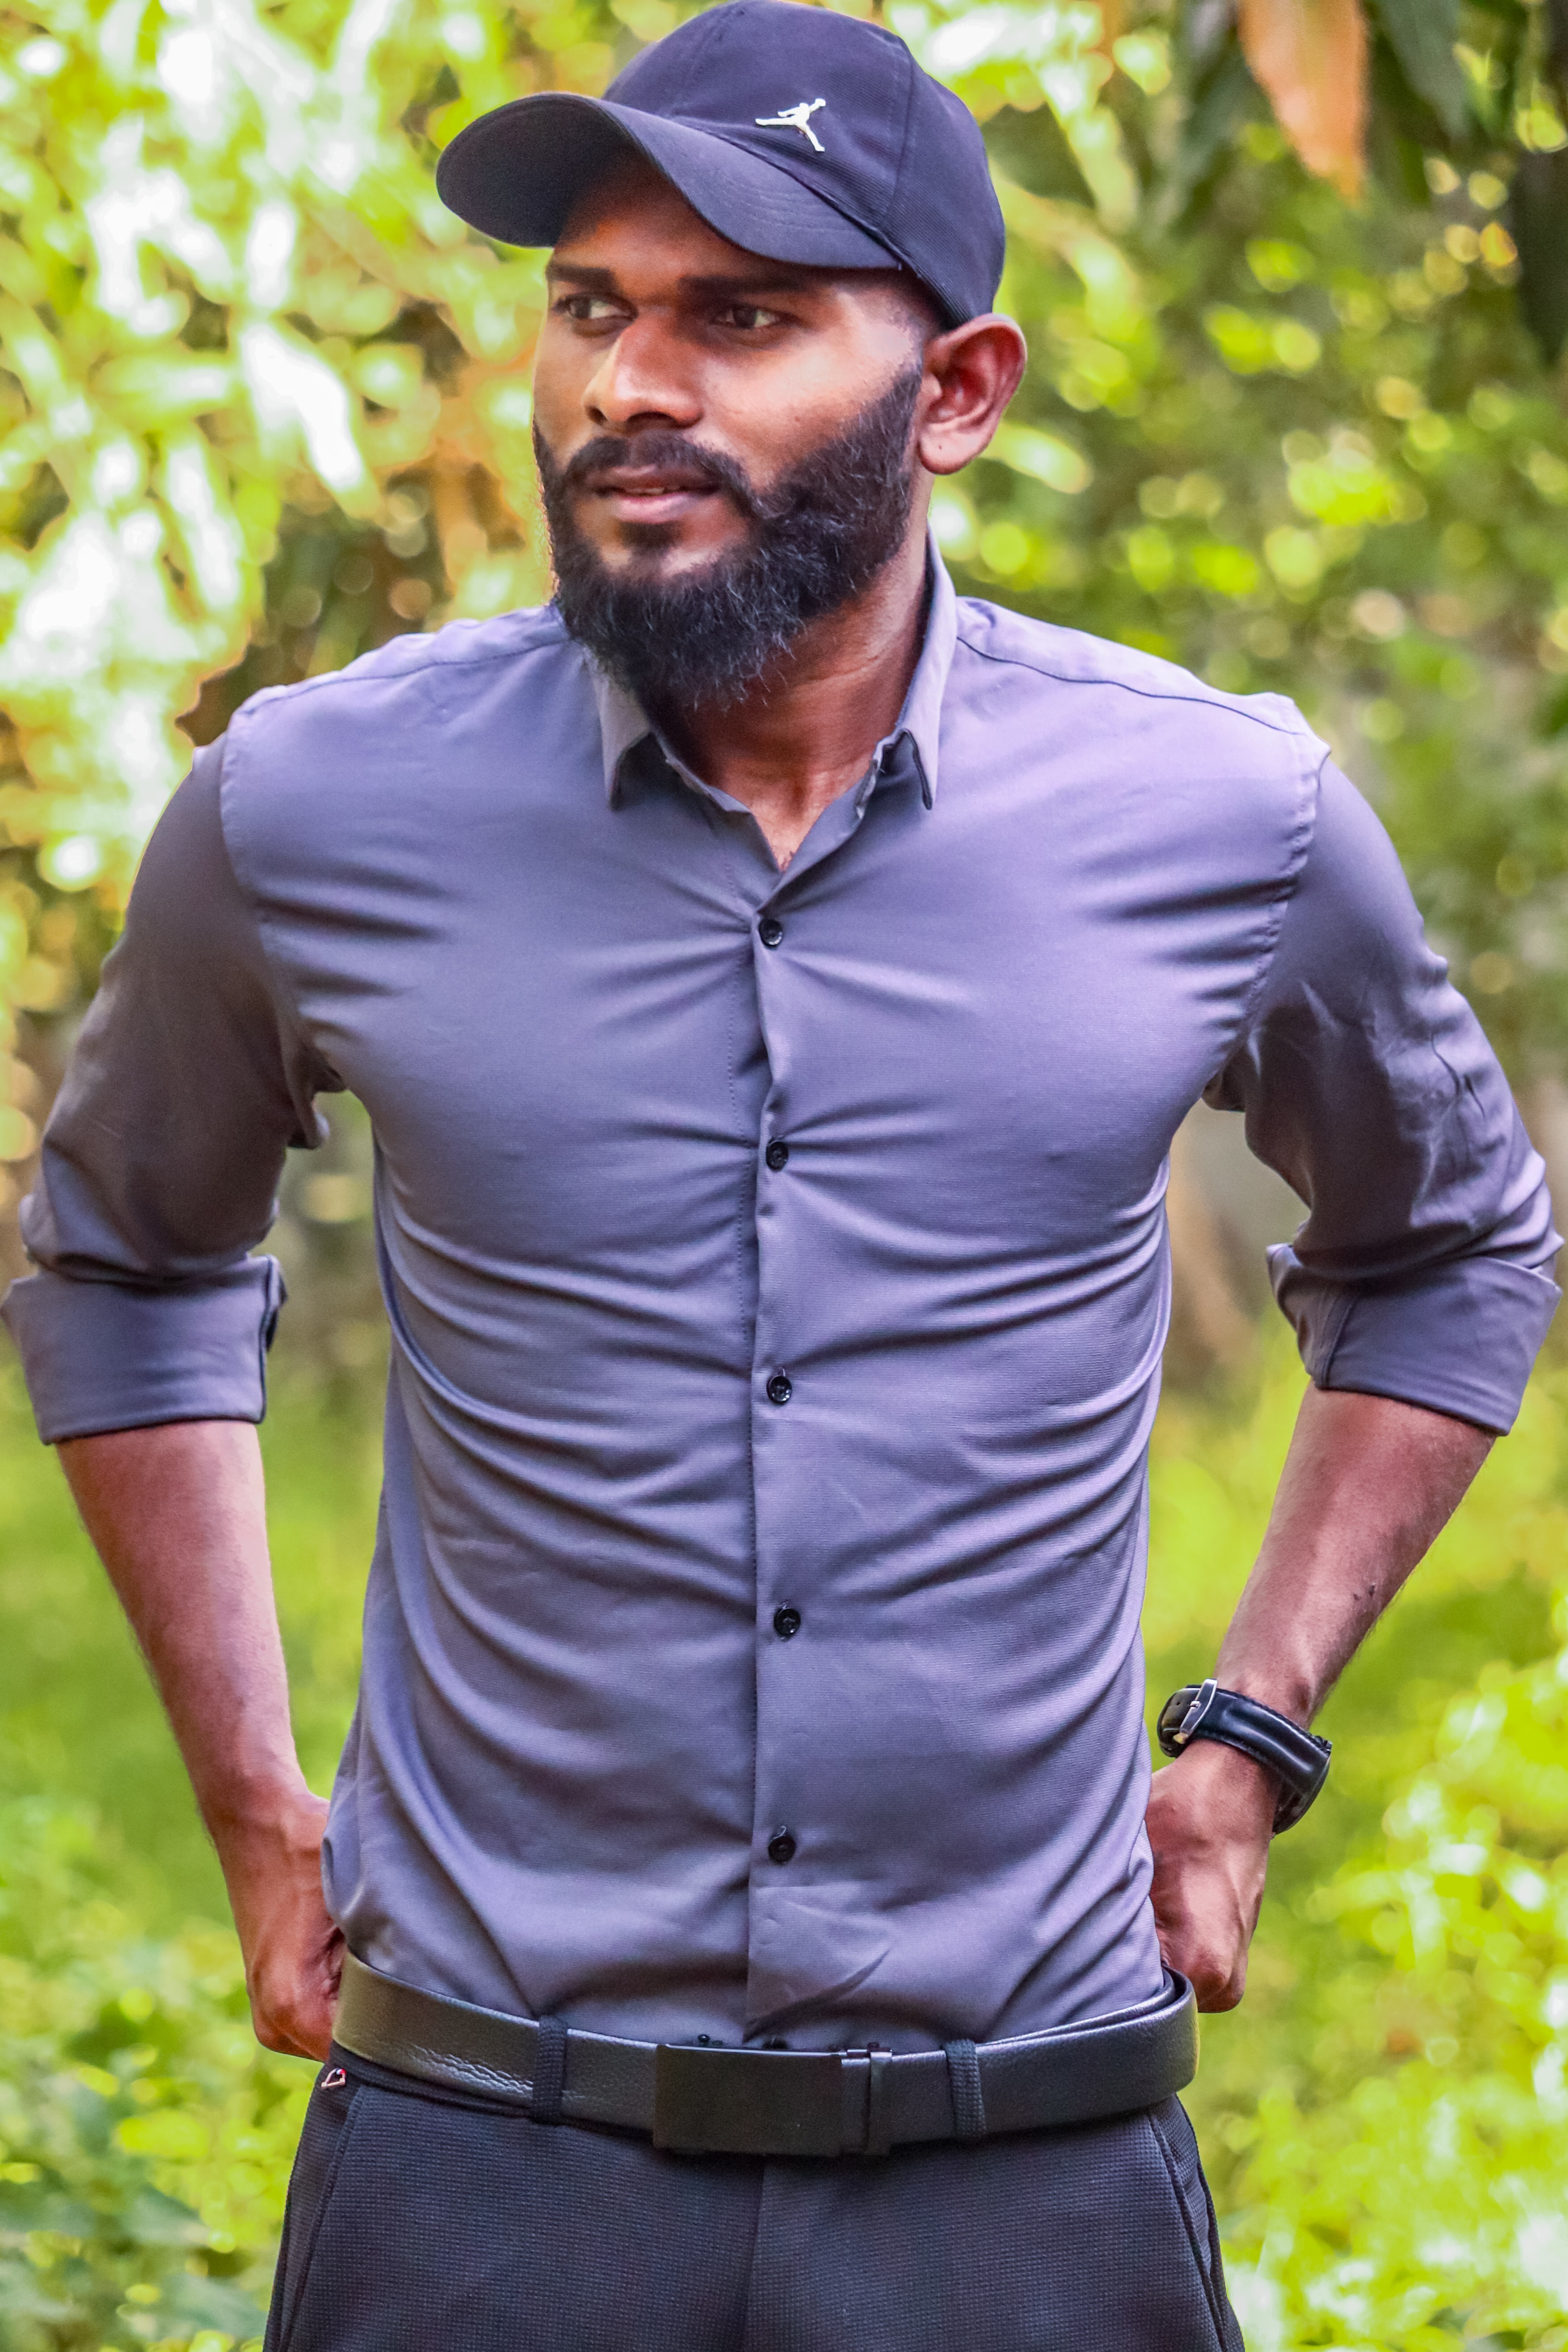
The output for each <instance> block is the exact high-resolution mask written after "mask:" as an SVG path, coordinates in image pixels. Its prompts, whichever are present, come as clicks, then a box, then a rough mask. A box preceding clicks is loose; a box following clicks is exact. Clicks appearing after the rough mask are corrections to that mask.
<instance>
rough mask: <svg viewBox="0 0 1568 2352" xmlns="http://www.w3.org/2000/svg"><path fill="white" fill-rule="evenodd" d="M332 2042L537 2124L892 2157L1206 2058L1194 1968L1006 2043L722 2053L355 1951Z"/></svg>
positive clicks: (1087, 2112) (692, 2146)
mask: <svg viewBox="0 0 1568 2352" xmlns="http://www.w3.org/2000/svg"><path fill="white" fill-rule="evenodd" d="M333 2034H334V2039H335V2040H336V2041H337V2042H339V2044H340V2045H341V2046H342V2048H343V2049H344V2050H347V2051H350V2052H352V2053H353V2054H354V2055H355V2056H356V2057H359V2058H365V2059H368V2060H370V2061H371V2062H372V2063H374V2064H376V2065H382V2066H387V2067H390V2068H392V2069H393V2070H394V2072H395V2073H398V2074H410V2075H413V2076H414V2077H415V2078H416V2080H418V2081H420V2082H425V2083H433V2084H443V2085H445V2086H446V2087H447V2089H449V2090H456V2091H466V2092H468V2093H478V2094H479V2095H482V2096H484V2097H486V2098H491V2099H500V2100H502V2101H505V2102H508V2103H510V2104H514V2105H518V2106H520V2107H521V2108H522V2109H524V2110H525V2112H526V2113H528V2114H529V2115H530V2116H532V2118H533V2120H534V2121H535V2122H537V2123H593V2124H616V2125H619V2126H622V2127H624V2128H626V2129H629V2130H634V2131H642V2132H647V2134H648V2135H649V2136H650V2137H651V2138H652V2140H653V2143H654V2145H655V2147H663V2148H669V2149H672V2150H675V2151H677V2152H678V2153H679V2154H682V2155H731V2156H803V2157H805V2156H809V2157H825V2156H880V2155H885V2154H886V2153H887V2151H888V2150H889V2148H890V2147H899V2146H900V2145H907V2144H909V2143H911V2142H915V2141H921V2140H925V2141H930V2140H952V2139H956V2140H980V2139H987V2138H991V2137H994V2136H996V2135H998V2134H1002V2133H1005V2132H1018V2131H1036V2130H1039V2129H1041V2128H1043V2127H1045V2126H1050V2125H1061V2124H1081V2123H1093V2122H1098V2121H1100V2120H1101V2119H1102V2118H1104V2117H1106V2116H1119V2115H1126V2114H1129V2113H1131V2111H1132V2110H1134V2109H1136V2108H1139V2107H1152V2106H1154V2105H1158V2103H1159V2102H1160V2101H1161V2100H1162V2099H1166V2098H1169V2097H1170V2096H1171V2095H1173V2093H1174V2092H1176V2091H1180V2090H1183V2089H1184V2087H1185V2086H1186V2084H1188V2083H1190V2082H1191V2081H1192V2079H1193V2076H1194V2074H1196V2072H1197V2058H1198V2033H1197V2006H1196V2003H1195V2001H1194V1998H1193V1990H1192V1987H1191V1986H1190V1985H1189V1984H1188V1983H1187V1981H1186V1979H1185V1978H1184V1977H1179V1976H1173V1975H1167V1976H1166V1979H1165V1983H1164V1988H1163V1991H1161V1992H1160V1993H1158V1994H1156V1995H1155V1997H1154V1998H1153V2000H1149V2001H1144V2002H1142V2003H1140V2005H1139V2006H1138V2007H1137V2008H1135V2009H1127V2010H1119V2011H1114V2012H1112V2014H1110V2016H1107V2017H1098V2018H1092V2019H1089V2020H1088V2021H1086V2022H1084V2023H1082V2024H1078V2025H1064V2026H1058V2027H1054V2028H1053V2029H1052V2030H1051V2031H1049V2032H1046V2033H1033V2034H1026V2035H1022V2036H1020V2037H1018V2038H1017V2039H1016V2040H1013V2041H1007V2042H978V2043H977V2042H963V2041H957V2042H949V2043H948V2044H947V2045H946V2047H945V2048H944V2049H942V2050H929V2051H928V2050H921V2051H916V2052H913V2053H910V2054H908V2055H906V2056H900V2057H895V2056H894V2055H893V2054H892V2053H891V2052H890V2051H887V2050H880V2049H878V2048H876V2047H875V2046H874V2045H873V2046H872V2047H870V2048H868V2049H863V2050H830V2051H815V2050H813V2051H805V2050H801V2051H796V2050H725V2049H716V2048H713V2047H711V2046H703V2045H701V2044H697V2045H692V2044H688V2043H678V2042H622V2041H618V2040H616V2039H615V2038H614V2037H613V2036H611V2035H608V2034H603V2033H579V2032H575V2031H573V2030H569V2029H568V2028H567V2026H566V2025H565V2024H563V2021H561V2020H560V2019H559V2018H551V2017H544V2018H538V2019H533V2018H525V2017H510V2016H508V2015H506V2014H505V2013H504V2012H502V2011H500V2010H493V2009H477V2008H475V2007H473V2006H472V2005H471V2004H470V2003H468V2002H467V2001H461V2000H448V1999H447V1998H446V1997H445V1996H444V1995H442V1994H438V1993H429V1992H421V1991H419V1990H416V1988H415V1987H414V1986H412V1985H405V1984H399V1983H397V1982H396V1980H395V1979H394V1978H392V1977H386V1976H383V1975H382V1974H381V1973H380V1971H379V1970H378V1969H372V1968H367V1967H366V1965H365V1963H364V1962H363V1960H359V1959H356V1958H355V1957H354V1955H353V1953H352V1952H349V1953H345V1955H344V1958H343V1980H342V1996H341V1999H340V2001H339V2006H338V2014H337V2021H336V2024H335V2026H334V2028H333Z"/></svg>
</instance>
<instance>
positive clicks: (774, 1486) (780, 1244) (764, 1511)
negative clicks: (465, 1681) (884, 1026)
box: [752, 908, 811, 1933]
mask: <svg viewBox="0 0 1568 2352" xmlns="http://www.w3.org/2000/svg"><path fill="white" fill-rule="evenodd" d="M797 914H798V909H793V910H792V912H791V916H790V919H789V920H788V921H786V920H785V919H784V916H782V915H780V914H775V913H774V912H773V910H772V908H766V909H764V910H763V912H761V913H759V914H758V915H757V916H756V917H755V919H754V924H755V928H754V933H753V940H754V949H753V959H752V961H753V971H754V976H755V987H756V992H757V1012H758V1018H759V1022H760V1024H761V1028H762V1034H763V1045H764V1050H765V1052H766V1055H767V1059H768V1065H769V1067H770V1069H771V1070H772V1072H773V1084H772V1086H771V1087H770V1088H769V1090H768V1095H767V1098H766V1100H765V1101H764V1103H763V1106H762V1118H761V1120H760V1125H761V1130H762V1132H761V1135H760V1137H759V1144H760V1152H759V1157H760V1159H761V1161H762V1167H763V1171H766V1172H765V1174H763V1176H762V1181H760V1182H759V1184H758V1186H757V1190H756V1202H755V1211H754V1215H755V1227H754V1230H755V1234H756V1247H757V1259H756V1266H757V1292H756V1321H755V1325H754V1347H755V1355H754V1357H753V1363H754V1366H755V1372H754V1382H755V1384H754V1386H753V1389H752V1395H753V1398H754V1399H755V1406H754V1411H755V1414H756V1419H755V1424H754V1439H753V1447H752V1480H753V1488H752V1493H753V1512H754V1522H753V1523H754V1527H755V1544H756V1573H757V1580H758V1593H757V1599H758V1602H759V1618H758V1622H757V1635H756V1638H757V1643H758V1648H757V1652H756V1673H757V1685H756V1690H757V1714H756V1741H757V1747H756V1781H755V1790H756V1794H755V1803H756V1813H755V1816H754V1824H755V1825H754V1832H753V1834H754V1836H755V1839H756V1844H755V1845H754V1846H753V1849H752V1852H753V1853H754V1855H755V1856H756V1864H755V1865H754V1866H759V1867H760V1868H761V1871H762V1879H763V1886H764V1887H771V1888H772V1889H773V1890H775V1899H776V1900H783V1899H784V1897H785V1895H786V1892H787V1888H788V1885H789V1881H790V1878H791V1876H792V1875H793V1873H792V1872H791V1870H790V1865H792V1864H795V1866H796V1867H797V1868H798V1867H804V1864H798V1863H797V1856H798V1854H799V1853H800V1850H801V1847H800V1841H801V1837H802V1834H803V1832H802V1830H801V1829H800V1827H799V1825H798V1824H796V1825H794V1826H792V1825H791V1823H790V1813H791V1810H792V1805H793V1803H794V1801H795V1795H796V1793H797V1792H796V1790H795V1786H794V1778H795V1776H794V1774H793V1773H792V1772H791V1771H790V1769H789V1767H788V1762H787V1759H788V1755H789V1752H790V1732H789V1727H790V1724H791V1722H792V1720H793V1719H794V1717H795V1713H796V1711H797V1709H798V1706H799V1705H800V1704H801V1703H803V1702H804V1703H805V1704H806V1705H807V1706H809V1703H810V1701H809V1689H808V1684H803V1682H802V1673H803V1671H804V1672H805V1675H806V1676H807V1678H808V1681H809V1675H810V1671H811V1669H810V1662H809V1660H807V1662H806V1664H805V1668H804V1670H803V1668H802V1667H801V1665H800V1664H797V1663H796V1659H795V1656H794V1655H793V1654H792V1656H791V1658H790V1660H789V1662H788V1664H787V1665H786V1664H785V1663H784V1659H783V1658H782V1656H781V1657H779V1658H778V1662H777V1664H776V1665H773V1664H770V1663H769V1661H771V1660H772V1659H773V1656H774V1654H777V1653H779V1652H782V1651H783V1649H784V1646H785V1645H786V1644H787V1643H791V1642H793V1641H794V1639H795V1635H796V1634H797V1633H799V1632H800V1630H801V1626H802V1622H803V1620H802V1615H801V1612H800V1610H799V1609H798V1608H796V1607H795V1605H794V1604H793V1603H791V1602H789V1601H775V1600H774V1597H773V1596H774V1595H776V1594H777V1592H778V1591H779V1588H780V1585H781V1583H782V1584H784V1590H785V1591H788V1589H789V1583H790V1582H793V1581H794V1578H795V1572H796V1570H795V1563H794V1553H793V1550H792V1548H791V1536H792V1531H791V1529H790V1528H788V1527H787V1526H784V1525H783V1524H782V1523H781V1521H780V1518H779V1516H778V1513H777V1511H776V1510H775V1509H773V1507H771V1506H772V1498H773V1496H774V1495H776V1494H777V1493H778V1491H779V1485H778V1481H779V1480H780V1478H781V1476H785V1477H786V1483H787V1475H786V1472H785V1465H787V1463H788V1461H789V1458H790V1451H791V1450H792V1449H793V1445H794V1444H795V1432H794V1431H793V1429H792V1426H791V1423H792V1420H793V1414H792V1412H789V1411H786V1410H785V1408H788V1407H790V1406H791V1404H792V1401H794V1400H795V1396H796V1382H797V1378H798V1375H796V1374H795V1373H792V1371H791V1370H789V1369H788V1361H789V1349H790V1347H791V1343H792V1339H793V1338H794V1336H795V1328H796V1326H795V1314H794V1312H793V1309H794V1306H795V1301H794V1298H793V1296H792V1294H791V1293H790V1291H789V1290H788V1289H787V1288H781V1282H783V1281H784V1280H785V1278H786V1276H787V1270H788V1269H789V1267H790V1265H791V1262H792V1261H791V1256H790V1250H789V1242H790V1235H791V1225H792V1224H793V1222H794V1203H795V1197H796V1196H795V1194H794V1192H792V1190H791V1188H790V1187H787V1186H782V1185H781V1184H780V1183H779V1182H778V1181H777V1180H778V1179H779V1178H780V1177H781V1176H782V1175H783V1172H784V1170H785V1169H786V1168H787V1167H788V1166H789V1163H790V1149H791V1147H790V1144H789V1142H788V1141H787V1140H786V1139H785V1136H784V1134H783V1133H781V1132H779V1130H780V1129H784V1128H786V1127H787V1125H788V1108H787V1104H788V1097H789V1068H790V1054H789V1036H790V1028H791V1022H790V1013H791V1008H792V1005H793V1003H794V1001H795V964H794V960H793V958H792V955H791V952H790V949H791V944H792V941H791V940H790V937H789V934H790V932H791V929H792V928H793V924H794V922H795V919H796V916H797ZM779 950H782V952H779ZM781 1219H784V1220H787V1221H789V1222H787V1223H784V1225H782V1226H781V1224H780V1220H781ZM794 1410H795V1412H798V1411H799V1406H798V1403H795V1407H794ZM781 1448H783V1449H784V1452H783V1453H781V1451H780V1449H781ZM786 1580H788V1581H786ZM779 1672H784V1673H786V1674H788V1675H789V1678H790V1686H791V1690H792V1691H793V1693H794V1699H793V1701H792V1698H791V1696H790V1693H789V1692H786V1690H784V1688H783V1687H775V1685H774V1684H773V1675H775V1674H776V1673H779ZM761 1893H762V1888H759V1895H760V1894H761ZM764 1916H767V1914H766V1913H765V1911H759V1913H758V1914H757V1918H756V1924H758V1925H759V1926H760V1923H761V1921H762V1919H763V1917H764ZM772 1932H774V1933H776V1926H775V1927H774V1929H773V1931H772Z"/></svg>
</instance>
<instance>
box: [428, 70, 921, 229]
mask: <svg viewBox="0 0 1568 2352" xmlns="http://www.w3.org/2000/svg"><path fill="white" fill-rule="evenodd" d="M628 148H630V149H632V150H635V152H637V153H638V154H639V155H643V156H645V157H646V158H647V161H648V163H651V164H652V165H653V167H654V169H655V170H656V171H657V172H661V173H663V174H664V177H665V178H666V179H667V180H668V181H669V182H671V184H673V185H674V186H675V187H677V188H679V191H680V193H681V194H682V195H683V196H684V197H685V198H686V201H687V203H688V204H689V205H690V206H691V209H692V211H693V212H694V213H697V214H698V215H700V217H701V218H702V219H703V220H705V221H706V222H707V224H708V226H709V227H710V228H711V229H716V230H717V231H718V233H719V235H720V236H722V237H727V238H728V239H729V241H730V243H731V245H738V246H740V247H742V250H743V251H744V252H746V253H758V254H761V255H763V257H764V258H765V259H767V260H769V261H794V262H799V263H801V264H803V265H804V266H806V267H809V268H820V269H897V268H899V267H900V262H899V257H898V256H897V255H896V254H895V253H893V252H891V251H890V250H889V247H887V246H885V245H883V244H881V243H879V240H878V239H877V238H876V237H874V236H871V235H870V233H869V232H868V230H866V229H863V228H860V227H858V226H857V225H856V224H855V222H853V221H852V220H850V219H849V218H848V217H847V215H845V214H843V213H841V212H840V211H839V210H838V209H837V205H831V204H829V203H828V202H827V200H826V197H823V196H819V195H817V194H815V193H814V192H813V191H812V190H811V189H810V188H806V187H803V186H802V185H801V183H800V182H799V181H798V180H795V179H793V178H792V177H791V176H790V174H789V173H788V172H785V171H783V170H781V169H779V168H778V167H777V166H776V165H774V164H772V163H764V162H763V159H762V158H761V157H760V156H757V155H752V154H750V153H749V152H747V151H746V150H745V149H744V148H741V147H736V146H734V145H732V144H731V142H730V141H729V140H727V139H724V138H722V137H721V136H720V135H719V134H718V133H717V132H715V131H709V130H706V129H700V128H699V127H698V126H697V125H695V124H693V123H690V122H683V121H676V120H673V119H672V118H671V117H670V116H668V115H664V114H644V113H641V112H639V111H638V110H637V108H635V107H630V106H615V105H612V104H611V103H610V101H609V100H607V99H603V98H580V97H577V96H576V95H575V94H574V93H573V92H571V91H568V90H542V91H540V92H539V93H538V95H537V96H535V97H533V98H519V99H513V100H512V101H511V102H510V105H507V106H501V107H498V108H497V109H496V110H495V111H494V112H493V113H491V114H484V115H481V116H480V117H479V121H477V122H470V123H469V124H468V128H467V130H465V131H458V135H457V137H456V138H455V139H454V140H453V142H452V143H451V145H450V146H449V147H448V148H447V150H446V152H444V153H443V155H442V157H441V160H440V162H439V163H438V164H437V169H436V186H437V193H438V194H439V195H440V198H441V201H442V203H443V204H444V205H447V206H448V207H449V209H450V210H451V211H453V212H455V213H456V214H457V215H458V217H459V219H461V220H466V221H467V222H468V225H469V226H470V227H472V228H477V229H479V231H480V232H481V234H482V235H483V236H493V237H495V238H496V239H497V241H498V242H499V243H500V244H503V245H556V244H558V243H559V242H560V238H561V234H562V231H563V229H564V227H565V226H566V223H567V221H568V220H569V219H570V218H571V215H572V213H573V211H574V207H575V205H577V203H578V200H579V199H580V198H581V197H582V196H583V195H584V194H586V192H587V190H588V188H589V187H590V186H591V185H592V184H593V182H594V181H595V179H597V178H598V177H599V175H600V174H601V173H603V172H604V171H605V168H606V166H607V165H609V164H612V163H615V162H616V160H617V158H619V157H622V156H624V155H625V154H626V152H627V150H628Z"/></svg>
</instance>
